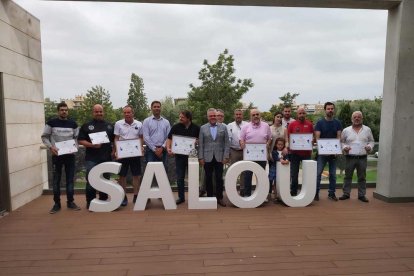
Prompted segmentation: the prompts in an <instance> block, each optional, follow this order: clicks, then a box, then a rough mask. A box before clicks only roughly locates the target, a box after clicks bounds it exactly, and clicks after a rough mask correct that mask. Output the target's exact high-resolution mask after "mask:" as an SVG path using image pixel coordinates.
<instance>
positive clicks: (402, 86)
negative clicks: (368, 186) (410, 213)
mask: <svg viewBox="0 0 414 276" xmlns="http://www.w3.org/2000/svg"><path fill="white" fill-rule="evenodd" d="M383 97H384V98H383V104H382V112H381V133H380V146H379V162H378V180H377V188H376V192H375V193H374V197H375V198H378V199H381V200H384V201H387V202H408V201H414V185H413V183H414V168H413V164H414V128H413V127H414V1H412V0H404V1H403V2H402V3H401V4H400V5H399V6H398V7H396V8H393V9H390V10H389V13H388V31H387V43H386V55H385V76H384V93H383Z"/></svg>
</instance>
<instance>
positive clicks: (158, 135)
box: [142, 101, 171, 171]
mask: <svg viewBox="0 0 414 276" xmlns="http://www.w3.org/2000/svg"><path fill="white" fill-rule="evenodd" d="M151 112H152V116H150V117H148V118H146V119H145V120H144V122H143V124H142V132H143V136H144V142H145V144H146V145H147V148H146V150H145V161H146V162H162V163H163V164H164V168H165V171H167V150H166V140H167V137H168V133H169V132H170V130H171V126H170V122H169V121H168V120H167V119H165V118H164V117H162V116H161V102H159V101H153V102H152V103H151Z"/></svg>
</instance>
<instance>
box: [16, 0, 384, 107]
mask: <svg viewBox="0 0 414 276" xmlns="http://www.w3.org/2000/svg"><path fill="white" fill-rule="evenodd" d="M15 2H17V3H18V4H20V5H21V6H22V7H24V8H25V9H27V10H28V11H29V12H30V13H32V14H33V15H34V16H36V17H37V18H39V19H40V21H41V33H42V54H43V81H44V95H45V97H50V98H51V99H52V100H59V99H60V98H73V97H74V96H75V95H79V94H86V91H87V90H88V89H89V88H91V87H92V86H95V85H102V86H103V87H104V88H105V89H106V90H108V91H109V92H110V94H111V100H112V102H113V104H114V107H120V106H123V105H125V104H126V99H127V94H128V89H129V82H130V76H131V73H132V72H134V73H136V74H138V75H139V76H140V77H142V78H143V80H144V84H145V93H146V94H147V97H148V100H149V102H151V101H152V100H155V99H162V98H164V97H165V96H168V95H170V96H173V97H186V95H187V92H188V91H189V87H188V85H189V84H190V83H193V84H196V85H197V84H198V83H199V82H198V72H199V70H200V69H201V68H202V62H203V60H204V59H207V60H208V61H209V62H215V61H216V60H217V57H218V55H219V53H221V52H223V50H224V49H225V48H227V49H229V51H230V54H232V55H233V56H234V58H235V68H236V75H237V77H239V78H251V79H252V80H253V82H254V84H255V86H254V88H253V89H251V90H250V91H249V92H248V93H247V94H245V96H244V97H243V99H242V100H243V101H244V102H253V103H254V104H255V105H257V106H258V107H259V108H260V109H261V110H263V111H267V110H268V109H269V108H270V106H271V105H272V104H273V103H275V102H277V101H278V97H280V96H281V95H283V94H285V93H286V92H295V93H300V96H299V97H298V103H317V102H325V101H327V100H331V101H332V100H337V99H361V98H374V97H375V96H381V95H382V87H383V76H384V56H385V37H386V23H387V11H378V10H341V9H304V8H279V7H270V8H269V7H234V6H191V5H156V4H139V3H88V2H48V1H34V0H15Z"/></svg>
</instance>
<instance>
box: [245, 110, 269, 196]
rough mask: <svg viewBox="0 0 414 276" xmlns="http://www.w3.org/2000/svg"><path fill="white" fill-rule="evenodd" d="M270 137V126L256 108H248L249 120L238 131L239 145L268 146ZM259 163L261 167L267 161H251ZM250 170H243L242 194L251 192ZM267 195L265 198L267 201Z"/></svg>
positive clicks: (263, 166) (264, 166)
mask: <svg viewBox="0 0 414 276" xmlns="http://www.w3.org/2000/svg"><path fill="white" fill-rule="evenodd" d="M271 139H272V133H271V132H270V126H269V125H268V124H267V123H266V122H262V121H261V118H260V111H259V110H258V109H252V110H250V122H249V123H247V124H246V125H245V126H244V127H243V128H242V129H241V132H240V147H241V148H242V149H244V148H245V147H246V144H266V148H268V146H269V143H270V141H271ZM253 162H255V163H257V164H259V165H260V166H261V167H262V168H263V169H265V168H266V163H267V161H266V160H264V161H253ZM252 177H253V172H252V171H245V172H244V196H245V197H249V196H251V194H252ZM268 199H269V197H268V198H267V199H266V202H268Z"/></svg>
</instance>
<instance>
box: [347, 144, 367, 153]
mask: <svg viewBox="0 0 414 276" xmlns="http://www.w3.org/2000/svg"><path fill="white" fill-rule="evenodd" d="M365 145H366V144H364V143H361V142H353V143H351V144H350V145H349V147H350V148H351V149H350V150H349V153H348V154H349V155H366V154H367V151H366V150H365Z"/></svg>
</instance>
